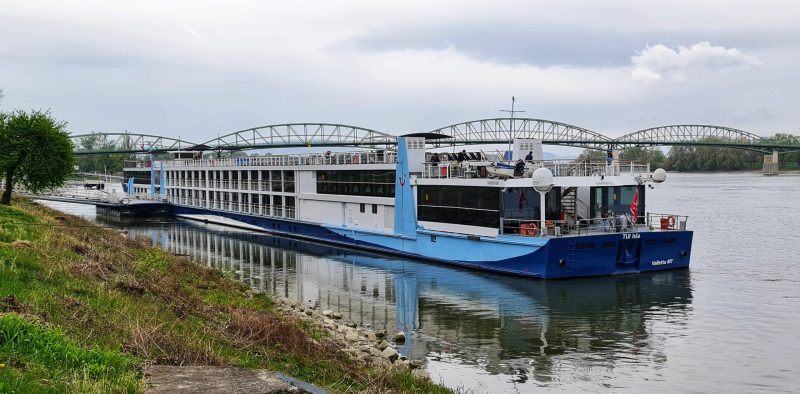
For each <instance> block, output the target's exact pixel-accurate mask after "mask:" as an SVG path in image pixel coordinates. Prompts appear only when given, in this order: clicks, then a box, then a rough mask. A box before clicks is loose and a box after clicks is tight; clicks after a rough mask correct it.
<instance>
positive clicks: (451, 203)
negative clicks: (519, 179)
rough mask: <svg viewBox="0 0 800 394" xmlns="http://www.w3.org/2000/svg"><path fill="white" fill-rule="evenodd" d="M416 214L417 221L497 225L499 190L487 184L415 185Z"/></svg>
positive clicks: (484, 225) (492, 226) (498, 217)
mask: <svg viewBox="0 0 800 394" xmlns="http://www.w3.org/2000/svg"><path fill="white" fill-rule="evenodd" d="M417 201H418V204H417V209H418V212H417V218H418V220H421V221H427V222H439V223H452V224H462V225H466V226H478V227H491V228H498V227H499V226H500V190H499V189H497V188H490V187H448V186H419V187H418V188H417Z"/></svg>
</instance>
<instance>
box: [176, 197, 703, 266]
mask: <svg viewBox="0 0 800 394" xmlns="http://www.w3.org/2000/svg"><path fill="white" fill-rule="evenodd" d="M172 210H173V213H174V214H176V215H178V216H183V217H188V218H192V216H196V215H205V216H206V217H208V216H211V217H220V218H225V219H229V220H233V221H236V222H238V223H241V225H240V226H241V227H245V228H252V227H255V228H258V229H260V230H262V231H264V232H268V233H274V234H280V235H284V236H289V237H296V238H301V239H308V240H312V241H317V242H325V243H329V244H334V245H338V246H342V247H348V248H357V249H362V250H368V251H372V252H378V253H383V254H391V255H397V256H402V257H407V258H411V259H416V260H425V261H432V262H436V263H442V264H448V265H455V266H461V267H467V268H474V269H479V270H486V271H493V272H502V273H507V274H514V275H522V276H528V277H534V278H542V279H550V278H568V277H582V276H597V275H618V274H631V273H639V272H648V271H659V270H666V269H676V268H685V267H688V266H689V260H690V257H691V246H692V232H691V231H655V232H638V233H608V234H598V235H586V236H565V237H552V238H551V237H520V236H500V237H497V238H487V237H468V236H466V235H460V234H453V233H445V232H437V231H430V230H417V231H416V234H414V235H412V236H409V235H398V234H390V233H383V232H373V231H365V230H360V229H356V228H346V227H334V226H322V225H317V224H313V223H304V222H299V221H292V220H281V219H275V218H267V217H261V216H251V215H246V214H239V213H233V212H225V211H213V210H207V209H201V208H192V207H183V206H173V208H172ZM209 221H213V219H210V220H209ZM220 223H221V224H228V225H231V223H222V222H220ZM233 225H236V224H233Z"/></svg>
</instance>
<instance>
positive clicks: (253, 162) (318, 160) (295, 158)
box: [125, 151, 397, 168]
mask: <svg viewBox="0 0 800 394" xmlns="http://www.w3.org/2000/svg"><path fill="white" fill-rule="evenodd" d="M396 162H397V154H396V153H395V152H393V151H380V152H328V153H308V154H295V155H271V156H248V157H228V158H216V159H215V158H209V159H175V160H165V161H163V163H164V167H165V168H186V167H253V166H265V167H268V166H273V167H280V166H303V165H346V164H394V163H396ZM160 163H162V162H159V161H155V162H151V161H149V160H136V161H131V160H129V161H126V162H125V166H126V167H127V168H150V166H151V165H153V164H155V166H156V168H160V165H161V164H160Z"/></svg>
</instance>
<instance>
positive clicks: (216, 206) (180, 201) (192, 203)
mask: <svg viewBox="0 0 800 394" xmlns="http://www.w3.org/2000/svg"><path fill="white" fill-rule="evenodd" d="M167 201H168V202H169V203H171V204H175V205H181V206H187V207H193V208H202V209H206V210H209V211H220V212H231V213H241V214H247V215H254V216H263V217H275V218H284V219H294V218H295V217H296V209H295V207H294V206H291V205H278V204H259V203H251V202H238V201H228V200H209V199H205V198H192V197H169V198H167Z"/></svg>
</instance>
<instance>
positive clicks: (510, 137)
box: [499, 96, 525, 160]
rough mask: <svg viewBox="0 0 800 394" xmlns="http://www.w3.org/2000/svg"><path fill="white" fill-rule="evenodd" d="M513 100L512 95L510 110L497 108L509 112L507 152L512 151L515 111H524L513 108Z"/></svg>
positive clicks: (514, 99)
mask: <svg viewBox="0 0 800 394" xmlns="http://www.w3.org/2000/svg"><path fill="white" fill-rule="evenodd" d="M515 101H517V99H516V98H515V97H514V96H511V110H507V109H501V110H499V111H500V112H508V113H510V114H511V122H510V123H509V125H508V151H509V152H511V151H512V150H511V143H512V141H513V140H514V114H515V113H517V112H525V111H519V110H514V102H515ZM509 155H513V153H510V154H509ZM511 159H513V157H509V160H511Z"/></svg>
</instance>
